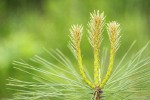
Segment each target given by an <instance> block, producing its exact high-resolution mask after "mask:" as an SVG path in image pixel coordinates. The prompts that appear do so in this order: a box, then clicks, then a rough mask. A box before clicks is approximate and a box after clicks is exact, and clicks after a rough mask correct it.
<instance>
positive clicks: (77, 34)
mask: <svg viewBox="0 0 150 100" xmlns="http://www.w3.org/2000/svg"><path fill="white" fill-rule="evenodd" d="M90 15H91V17H90V22H89V24H88V28H89V29H88V33H89V42H90V44H91V46H92V48H93V54H94V83H92V82H91V81H90V80H89V79H88V78H87V76H86V73H85V69H84V66H83V62H82V54H81V49H80V42H81V38H82V30H83V27H82V25H73V26H72V28H71V30H70V33H71V36H70V39H71V44H70V47H71V50H72V52H73V54H74V56H75V57H76V59H77V61H78V65H79V69H80V73H81V76H82V79H83V81H84V82H85V83H86V84H87V85H88V86H89V87H91V88H92V89H93V90H94V91H95V93H94V99H95V100H100V98H101V94H102V90H103V88H104V86H105V85H106V83H107V81H108V79H109V77H110V75H111V73H112V69H113V63H114V59H115V54H116V52H117V50H118V48H119V45H120V44H119V43H120V34H119V33H120V24H118V23H117V22H116V21H112V22H109V23H108V24H107V32H108V35H109V40H110V46H111V47H110V58H109V65H108V69H107V73H106V75H105V77H104V79H102V78H101V73H100V72H101V70H102V69H100V68H101V67H100V65H101V64H100V57H99V56H100V47H101V42H102V40H103V30H104V25H105V21H104V20H105V16H104V13H99V11H94V12H93V13H91V14H90Z"/></svg>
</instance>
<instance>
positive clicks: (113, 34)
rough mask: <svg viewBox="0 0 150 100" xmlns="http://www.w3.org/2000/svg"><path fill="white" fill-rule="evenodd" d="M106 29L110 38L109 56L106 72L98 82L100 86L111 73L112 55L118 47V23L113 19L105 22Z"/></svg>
mask: <svg viewBox="0 0 150 100" xmlns="http://www.w3.org/2000/svg"><path fill="white" fill-rule="evenodd" d="M107 31H108V35H109V40H110V46H111V47H110V57H109V65H108V70H107V73H106V76H105V78H104V79H103V81H102V83H101V84H100V87H101V88H104V86H105V84H106V82H107V81H108V79H109V77H110V75H111V73H112V68H113V63H114V57H115V53H116V51H117V50H118V48H119V45H120V37H121V36H120V34H119V33H120V24H118V23H117V22H115V21H113V22H110V23H108V24H107Z"/></svg>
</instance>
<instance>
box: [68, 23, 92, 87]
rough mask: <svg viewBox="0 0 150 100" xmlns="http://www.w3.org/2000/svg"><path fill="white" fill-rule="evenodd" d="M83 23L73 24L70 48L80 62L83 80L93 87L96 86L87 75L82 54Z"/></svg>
mask: <svg viewBox="0 0 150 100" xmlns="http://www.w3.org/2000/svg"><path fill="white" fill-rule="evenodd" d="M82 29H83V27H82V25H73V26H72V28H71V30H70V33H71V37H70V39H71V43H70V45H71V46H70V48H71V50H72V51H73V53H74V55H75V57H76V59H77V61H78V64H79V69H80V73H81V75H82V77H83V80H84V81H85V82H86V83H87V84H88V85H89V86H90V87H91V88H94V85H93V84H92V83H91V82H90V81H89V79H88V78H87V77H86V74H85V70H84V66H83V64H82V55H81V49H80V42H81V37H82Z"/></svg>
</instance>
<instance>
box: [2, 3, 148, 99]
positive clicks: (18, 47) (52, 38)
mask: <svg viewBox="0 0 150 100" xmlns="http://www.w3.org/2000/svg"><path fill="white" fill-rule="evenodd" d="M93 10H100V12H102V11H104V12H105V15H106V23H107V22H109V21H113V20H116V21H118V22H119V23H120V24H121V34H122V42H121V44H122V45H121V48H120V51H119V54H118V58H117V59H119V58H121V56H122V55H123V53H124V51H126V49H127V48H128V47H129V46H130V44H131V43H132V42H133V41H134V40H137V43H136V46H135V47H134V49H135V50H136V49H138V48H140V47H141V46H142V45H144V44H146V43H147V41H149V40H150V0H0V99H1V100H5V99H6V100H7V98H10V97H11V96H12V91H10V90H8V89H7V88H8V87H7V86H6V85H5V84H7V82H8V81H7V80H6V79H7V78H8V77H16V78H18V77H19V78H21V79H24V78H26V79H28V78H29V77H30V76H27V75H25V74H22V72H20V71H17V70H14V69H13V64H12V62H13V61H14V60H19V59H24V60H28V59H29V58H30V57H32V56H33V55H35V54H40V55H44V53H43V52H44V50H43V48H47V49H51V48H59V49H60V50H61V51H62V52H64V53H65V54H66V55H67V56H68V57H70V59H73V55H72V54H71V52H70V51H69V49H68V48H67V44H68V41H69V37H68V35H69V28H70V26H71V25H72V24H83V25H84V36H83V41H82V50H83V52H84V53H83V54H84V58H85V59H86V60H85V62H87V63H88V62H90V60H91V58H92V57H91V56H92V53H91V52H90V51H89V50H91V48H90V46H89V43H88V40H87V39H86V37H87V31H86V28H87V23H88V21H89V13H90V12H92V11H93ZM104 34H105V36H106V37H105V40H104V43H103V45H106V44H107V42H108V41H107V40H108V36H107V33H106V30H105V32H104ZM105 42H106V43H105ZM89 52H90V53H89ZM133 53H134V52H133ZM73 61H75V60H73ZM29 80H30V78H29Z"/></svg>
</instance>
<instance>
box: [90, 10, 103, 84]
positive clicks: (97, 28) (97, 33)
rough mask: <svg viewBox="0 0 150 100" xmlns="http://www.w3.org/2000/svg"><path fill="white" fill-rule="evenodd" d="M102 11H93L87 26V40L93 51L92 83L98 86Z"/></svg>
mask: <svg viewBox="0 0 150 100" xmlns="http://www.w3.org/2000/svg"><path fill="white" fill-rule="evenodd" d="M104 19H105V17H104V13H101V14H100V13H99V11H97V12H96V11H94V12H93V13H91V18H90V22H89V24H88V26H89V30H88V32H89V42H90V44H91V46H92V47H93V52H94V84H95V86H98V85H99V83H100V81H101V76H100V73H99V72H100V64H99V48H100V44H101V42H102V40H103V34H102V32H103V27H104Z"/></svg>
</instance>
